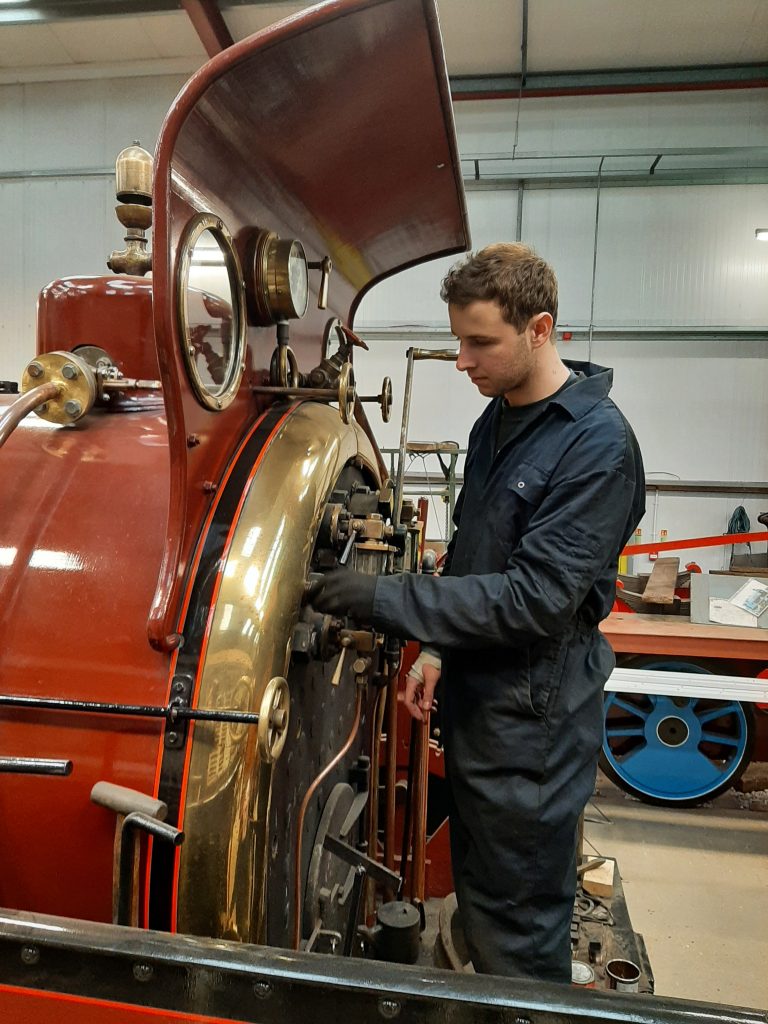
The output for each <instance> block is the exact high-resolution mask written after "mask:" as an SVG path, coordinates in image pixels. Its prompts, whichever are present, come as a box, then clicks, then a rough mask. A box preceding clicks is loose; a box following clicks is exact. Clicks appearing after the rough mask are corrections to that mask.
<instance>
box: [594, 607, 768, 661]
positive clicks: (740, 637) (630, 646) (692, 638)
mask: <svg viewBox="0 0 768 1024" xmlns="http://www.w3.org/2000/svg"><path fill="white" fill-rule="evenodd" d="M600 629H601V631H602V633H603V634H604V636H605V638H606V639H607V640H608V642H609V643H610V645H611V647H613V649H614V651H616V652H617V653H620V654H671V655H677V656H683V657H699V658H743V659H745V660H749V661H760V662H762V663H763V664H764V665H765V664H767V663H768V629H751V628H750V627H749V626H720V625H717V624H714V623H713V624H711V625H703V624H702V623H699V622H689V621H688V620H687V619H684V618H683V617H682V616H681V615H680V616H678V615H634V614H632V613H631V612H611V614H610V615H609V616H608V618H607V619H604V620H603V622H601V623H600Z"/></svg>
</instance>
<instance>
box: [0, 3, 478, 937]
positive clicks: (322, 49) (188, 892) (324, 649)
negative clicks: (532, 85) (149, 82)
mask: <svg viewBox="0 0 768 1024" xmlns="http://www.w3.org/2000/svg"><path fill="white" fill-rule="evenodd" d="M150 183H151V188H150ZM150 192H151V195H150ZM118 200H119V203H120V205H119V206H118V217H119V218H120V220H121V223H122V224H123V225H124V227H125V228H126V248H125V249H124V250H123V251H121V252H117V253H113V254H112V257H111V262H110V266H111V267H112V269H113V271H114V273H112V274H111V275H109V276H104V277H99V278H75V277H72V278H62V279H61V280H58V281H56V282H54V283H52V284H51V285H49V286H48V287H47V288H45V289H44V290H43V292H42V294H41V297H40V303H39V307H38V339H37V354H36V356H35V357H34V358H33V359H32V360H31V361H30V362H29V364H28V365H27V367H26V369H25V371H24V374H23V379H22V394H21V395H20V396H14V395H0V446H1V447H0V460H1V461H2V466H3V487H2V490H1V491H0V506H1V508H0V816H2V822H3V827H2V845H1V846H0V865H1V867H2V870H0V906H4V907H9V908H17V909H20V910H31V911H37V912H41V913H48V914H58V915H63V916H68V917H84V918H88V919H91V920H96V921H98V920H103V921H109V920H111V919H115V920H119V921H120V922H121V923H131V922H134V921H136V920H138V921H139V923H141V924H143V925H146V926H149V927H153V928H159V929H164V930H172V931H173V930H178V931H180V932H187V933H192V934H197V935H208V936H214V937H224V938H236V939H242V940H245V941H268V942H269V943H270V944H274V945H283V946H289V945H294V946H296V947H298V945H299V944H300V943H301V944H304V945H306V944H307V943H309V945H310V947H311V948H317V949H322V948H326V946H327V943H328V942H329V940H328V936H339V937H340V940H341V942H340V946H339V951H341V949H342V947H345V946H346V945H347V944H348V942H347V937H348V935H350V934H351V932H350V927H352V928H354V922H352V924H351V925H350V921H349V920H348V918H349V907H348V906H347V908H346V909H343V908H340V907H339V906H337V905H334V906H333V907H329V906H328V901H327V899H326V898H325V896H321V892H324V891H325V889H326V888H327V887H328V884H329V883H332V882H333V877H332V874H333V872H332V870H331V869H330V868H328V866H327V864H325V862H323V863H320V861H321V860H322V849H323V847H322V836H323V835H325V834H327V833H328V831H329V830H330V831H331V832H333V831H334V829H335V830H336V831H338V830H339V829H340V827H341V824H342V823H345V824H349V823H350V822H352V824H351V825H349V827H350V828H352V829H359V831H360V837H361V838H364V836H365V835H366V834H368V833H369V832H370V829H371V828H375V822H374V823H373V824H372V823H371V820H369V819H372V817H373V816H372V815H369V813H368V811H367V810H366V809H365V796H364V794H366V793H367V792H368V791H369V789H370V790H371V791H373V790H374V789H375V788H376V787H375V786H373V785H372V783H371V779H372V773H371V772H370V770H369V762H368V760H367V759H368V758H370V756H371V754H372V751H373V749H374V746H375V742H376V727H377V723H380V721H381V718H382V710H383V709H382V706H381V699H382V698H381V693H382V690H381V680H382V678H385V677H386V674H387V672H388V671H389V668H391V665H390V664H389V663H388V662H387V657H388V655H387V653H386V646H387V645H386V644H385V643H384V642H383V638H381V637H377V636H376V635H375V634H373V633H372V632H371V631H370V630H368V631H367V632H366V631H365V630H364V629H359V628H357V626H356V624H354V623H349V622H346V623H345V622H342V621H336V620H334V621H331V620H330V619H329V618H328V617H323V616H316V615H314V614H313V613H312V611H311V609H308V608H306V607H303V606H302V597H303V594H304V590H305V585H306V581H307V579H308V578H309V577H310V575H311V573H312V572H314V571H322V569H324V568H327V567H328V566H329V565H331V564H333V562H334V561H335V560H336V559H338V558H339V557H340V556H341V555H342V553H343V555H344V556H345V557H346V558H348V560H349V561H350V564H358V566H360V567H362V566H365V567H366V570H367V571H374V572H384V571H390V570H391V569H392V567H393V565H396V564H397V562H398V559H399V558H401V545H400V543H399V536H400V532H399V524H398V523H397V522H396V521H395V520H396V517H395V516H394V515H393V512H392V502H391V487H389V486H388V484H387V479H386V477H387V473H386V469H385V467H384V464H383V461H382V459H381V456H380V454H379V452H378V448H377V447H376V442H375V438H374V435H373V432H372V429H371V427H370V426H369V424H368V420H367V418H366V415H365V411H364V408H363V405H362V404H361V401H360V400H359V398H358V396H357V395H356V392H355V389H354V369H353V349H354V345H355V342H356V340H357V339H356V336H355V335H354V333H353V332H352V325H353V320H354V314H355V310H356V308H357V306H358V304H359V302H360V299H361V297H362V295H363V294H364V293H365V291H366V290H367V289H368V288H370V287H371V286H372V285H373V284H374V283H375V282H376V281H378V280H380V279H382V278H384V277H386V276H388V275H390V274H392V273H394V272H395V271H397V270H399V269H401V268H404V267H407V266H411V265H414V264H416V263H419V262H422V261H424V260H426V259H429V258H432V257H434V256H437V255H444V254H448V253H454V252H460V251H462V250H464V249H465V248H467V246H468V231H467V224H466V215H465V209H464V203H463V194H462V188H461V176H460V170H459V164H458V156H457V151H456V145H455V138H454V134H453V126H452V121H451V107H450V99H449V93H448V86H447V79H446V75H445V68H444V65H443V62H442V55H441V47H440V38H439V30H438V27H437V20H436V14H435V9H434V3H433V0H388V2H387V3H381V2H379V0H356V2H353V0H338V2H331V3H327V4H323V5H322V6H321V7H318V8H315V9H312V10H309V11H306V12H304V13H302V14H301V15H300V16H297V17H293V18H289V19H287V20H285V21H284V22H281V23H280V24H278V25H276V26H274V27H272V28H270V29H267V30H264V31H263V32H260V33H258V34H257V35H255V36H253V37H251V38H249V39H247V40H244V41H243V42H241V43H237V44H236V45H234V46H232V47H231V48H230V49H229V50H226V51H224V52H223V53H221V54H219V55H218V56H217V57H215V58H214V59H213V60H211V61H210V62H209V63H208V64H206V65H205V66H204V67H203V68H202V69H201V70H200V71H199V72H198V73H197V74H196V75H195V76H194V77H193V78H192V79H191V81H190V82H189V83H188V84H187V85H186V86H185V88H184V89H183V90H182V92H181V93H180V94H179V96H178V97H177V99H176V101H175V102H174V104H173V106H172V107H171V110H170V112H169V113H168V115H167V117H166V120H165V123H164V125H163V128H162V130H161V134H160V138H159V141H158V144H157V148H156V152H155V157H154V168H153V169H152V168H151V165H150V162H149V157H148V155H147V154H143V152H142V151H141V150H139V149H137V148H136V147H131V148H130V149H129V150H127V151H125V152H124V154H122V156H121V162H119V164H118ZM152 221H153V223H151V222H152ZM150 224H151V226H152V233H153V235H152V246H151V254H150V251H149V246H148V232H149V229H150ZM150 264H151V274H149V275H148V274H146V272H147V271H148V270H149V269H150ZM352 523H354V524H355V525H354V527H353V526H352ZM345 652H351V653H349V654H345ZM329 765H331V766H332V767H330V768H329ZM94 787H96V789H95V790H94ZM355 815H357V817H355ZM350 834H351V833H350ZM318 836H320V840H319V842H320V846H319V853H318ZM318 858H320V860H318ZM329 871H331V874H330V875H329V874H328V872H329ZM346 871H348V867H345V868H344V875H346ZM342 880H343V879H342ZM331 887H332V886H331ZM324 943H325V945H324ZM336 945H337V942H336V940H335V939H334V941H330V947H329V948H334V949H335V948H336Z"/></svg>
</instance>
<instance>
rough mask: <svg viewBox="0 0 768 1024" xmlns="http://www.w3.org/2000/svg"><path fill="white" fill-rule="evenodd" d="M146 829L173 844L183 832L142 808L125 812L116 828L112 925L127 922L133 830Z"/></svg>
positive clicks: (136, 852)
mask: <svg viewBox="0 0 768 1024" xmlns="http://www.w3.org/2000/svg"><path fill="white" fill-rule="evenodd" d="M139 831H140V832H147V833H148V834H149V835H151V836H154V837H155V838H156V839H164V840H165V841H166V842H168V843H172V844H173V845H174V846H179V845H180V844H181V843H183V842H184V833H183V832H182V831H181V830H180V829H178V828H174V827H173V825H168V824H167V823H166V822H164V821H159V820H158V819H157V818H153V817H152V816H151V815H150V814H144V813H143V812H142V811H133V812H132V813H131V814H128V815H126V817H125V818H124V819H123V823H122V826H121V828H120V864H119V867H118V890H117V921H115V924H130V923H131V911H132V908H133V902H134V891H133V890H134V886H133V872H134V867H135V865H136V861H137V858H138V855H139V850H138V846H137V845H136V843H137V837H136V833H137V832H139Z"/></svg>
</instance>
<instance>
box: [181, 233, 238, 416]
mask: <svg viewBox="0 0 768 1024" xmlns="http://www.w3.org/2000/svg"><path fill="white" fill-rule="evenodd" d="M204 231H210V232H211V234H212V235H213V236H214V237H215V239H216V241H217V242H218V244H219V248H220V250H221V252H222V253H223V254H224V266H225V267H226V269H227V276H228V278H229V283H230V295H231V300H232V316H233V319H234V321H235V322H234V323H233V325H232V337H233V341H234V344H233V346H232V351H231V352H230V354H229V360H228V363H227V369H226V374H225V376H224V383H223V385H222V386H221V387H219V388H217V389H216V391H213V390H212V389H211V388H210V387H209V386H208V385H207V384H206V383H205V382H204V381H203V380H202V378H201V377H200V373H199V371H198V369H197V363H196V359H195V349H194V347H193V346H191V345H190V343H189V317H188V314H187V296H188V292H189V271H190V268H191V265H192V253H193V252H194V249H195V245H196V243H197V240H198V239H199V238H200V236H201V235H202V234H203V232H204ZM180 252H181V255H180V257H179V263H178V270H177V279H176V284H177V288H176V294H177V297H178V301H177V314H178V321H179V332H180V336H181V352H182V355H183V357H184V365H185V367H186V370H187V377H188V379H189V382H190V384H191V385H192V390H193V391H194V393H195V397H196V398H197V400H198V401H199V402H200V404H201V405H203V406H205V408H206V409H211V410H212V411H214V412H219V411H220V410H222V409H226V408H227V406H228V405H231V403H232V401H233V399H234V397H235V395H236V394H237V392H238V389H239V387H240V382H241V380H242V378H243V372H244V371H245V325H246V313H245V285H244V283H243V272H242V269H241V266H240V260H239V259H238V256H237V251H236V250H235V247H234V244H233V242H232V236H231V234H230V233H229V231H228V229H227V226H226V225H225V224H224V221H223V220H222V219H221V218H220V217H217V216H216V215H215V214H213V213H198V214H195V216H194V217H193V218H192V219H191V220H190V221H189V223H188V224H187V226H186V228H185V231H184V236H183V238H182V241H181V246H180Z"/></svg>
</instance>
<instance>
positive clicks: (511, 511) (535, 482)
mask: <svg viewBox="0 0 768 1024" xmlns="http://www.w3.org/2000/svg"><path fill="white" fill-rule="evenodd" d="M549 478H550V472H549V471H548V470H544V469H541V468H539V466H536V465H534V464H533V463H532V462H522V463H520V465H519V466H516V467H515V470H514V471H513V472H511V473H509V474H508V475H507V479H506V481H505V483H504V484H503V485H501V486H499V487H498V490H497V493H496V495H495V497H494V500H493V501H492V502H491V503H490V509H489V512H490V516H489V518H490V521H491V523H492V525H493V530H494V533H495V534H496V537H497V538H498V539H499V540H500V541H501V542H502V544H505V545H511V546H513V547H514V546H516V545H517V543H518V541H519V540H520V538H521V537H522V535H523V534H524V533H525V531H526V529H527V527H528V523H529V522H530V520H531V517H532V516H533V514H534V513H535V511H536V509H537V508H538V507H539V505H541V503H542V501H543V500H544V496H545V494H546V493H547V488H548V486H549Z"/></svg>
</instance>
